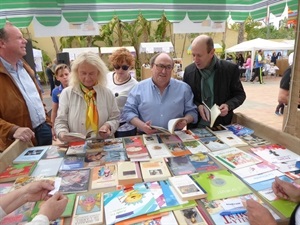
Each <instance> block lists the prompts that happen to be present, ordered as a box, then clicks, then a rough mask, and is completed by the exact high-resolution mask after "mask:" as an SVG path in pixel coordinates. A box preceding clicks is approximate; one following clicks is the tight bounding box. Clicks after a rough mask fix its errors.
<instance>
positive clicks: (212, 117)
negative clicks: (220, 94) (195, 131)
mask: <svg viewBox="0 0 300 225" xmlns="http://www.w3.org/2000/svg"><path fill="white" fill-rule="evenodd" d="M202 104H203V106H204V107H203V109H204V113H205V116H206V119H207V120H208V121H209V124H210V125H209V126H210V127H213V126H214V124H215V121H216V119H217V118H218V116H219V115H220V114H221V110H220V109H219V106H218V105H216V104H214V105H213V106H212V107H211V108H209V107H208V106H207V105H206V104H205V103H204V102H202Z"/></svg>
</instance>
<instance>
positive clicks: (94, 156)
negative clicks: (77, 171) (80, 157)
mask: <svg viewBox="0 0 300 225" xmlns="http://www.w3.org/2000/svg"><path fill="white" fill-rule="evenodd" d="M105 153H106V152H103V151H97V152H87V153H86V154H85V157H84V162H85V166H86V167H94V166H102V165H104V164H105V160H104V158H105Z"/></svg>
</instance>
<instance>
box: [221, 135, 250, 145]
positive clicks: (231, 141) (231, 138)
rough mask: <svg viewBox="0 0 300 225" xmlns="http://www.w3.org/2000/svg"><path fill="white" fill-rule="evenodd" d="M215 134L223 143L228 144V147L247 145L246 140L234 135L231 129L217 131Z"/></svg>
mask: <svg viewBox="0 0 300 225" xmlns="http://www.w3.org/2000/svg"><path fill="white" fill-rule="evenodd" d="M216 135H217V137H218V138H219V139H220V140H221V141H223V142H224V143H225V144H227V145H229V146H230V147H242V146H247V145H248V144H247V143H246V142H244V141H243V140H242V139H241V138H239V137H238V136H236V135H235V134H234V133H233V132H231V131H222V132H219V133H217V134H216Z"/></svg>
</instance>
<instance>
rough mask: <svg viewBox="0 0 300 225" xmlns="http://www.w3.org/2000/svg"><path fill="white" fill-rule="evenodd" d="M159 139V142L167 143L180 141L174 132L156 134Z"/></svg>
mask: <svg viewBox="0 0 300 225" xmlns="http://www.w3.org/2000/svg"><path fill="white" fill-rule="evenodd" d="M158 137H159V139H160V141H159V142H162V143H165V144H168V143H174V142H175V143H178V142H181V140H180V138H179V137H178V136H177V135H175V134H158Z"/></svg>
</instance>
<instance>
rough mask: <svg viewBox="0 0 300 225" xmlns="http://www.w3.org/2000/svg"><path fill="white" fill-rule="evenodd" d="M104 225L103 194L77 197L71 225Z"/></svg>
mask: <svg viewBox="0 0 300 225" xmlns="http://www.w3.org/2000/svg"><path fill="white" fill-rule="evenodd" d="M92 224H103V193H102V192H98V193H93V194H92V193H88V194H83V195H78V196H77V197H76V202H75V208H74V211H73V216H72V222H71V225H92Z"/></svg>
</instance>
